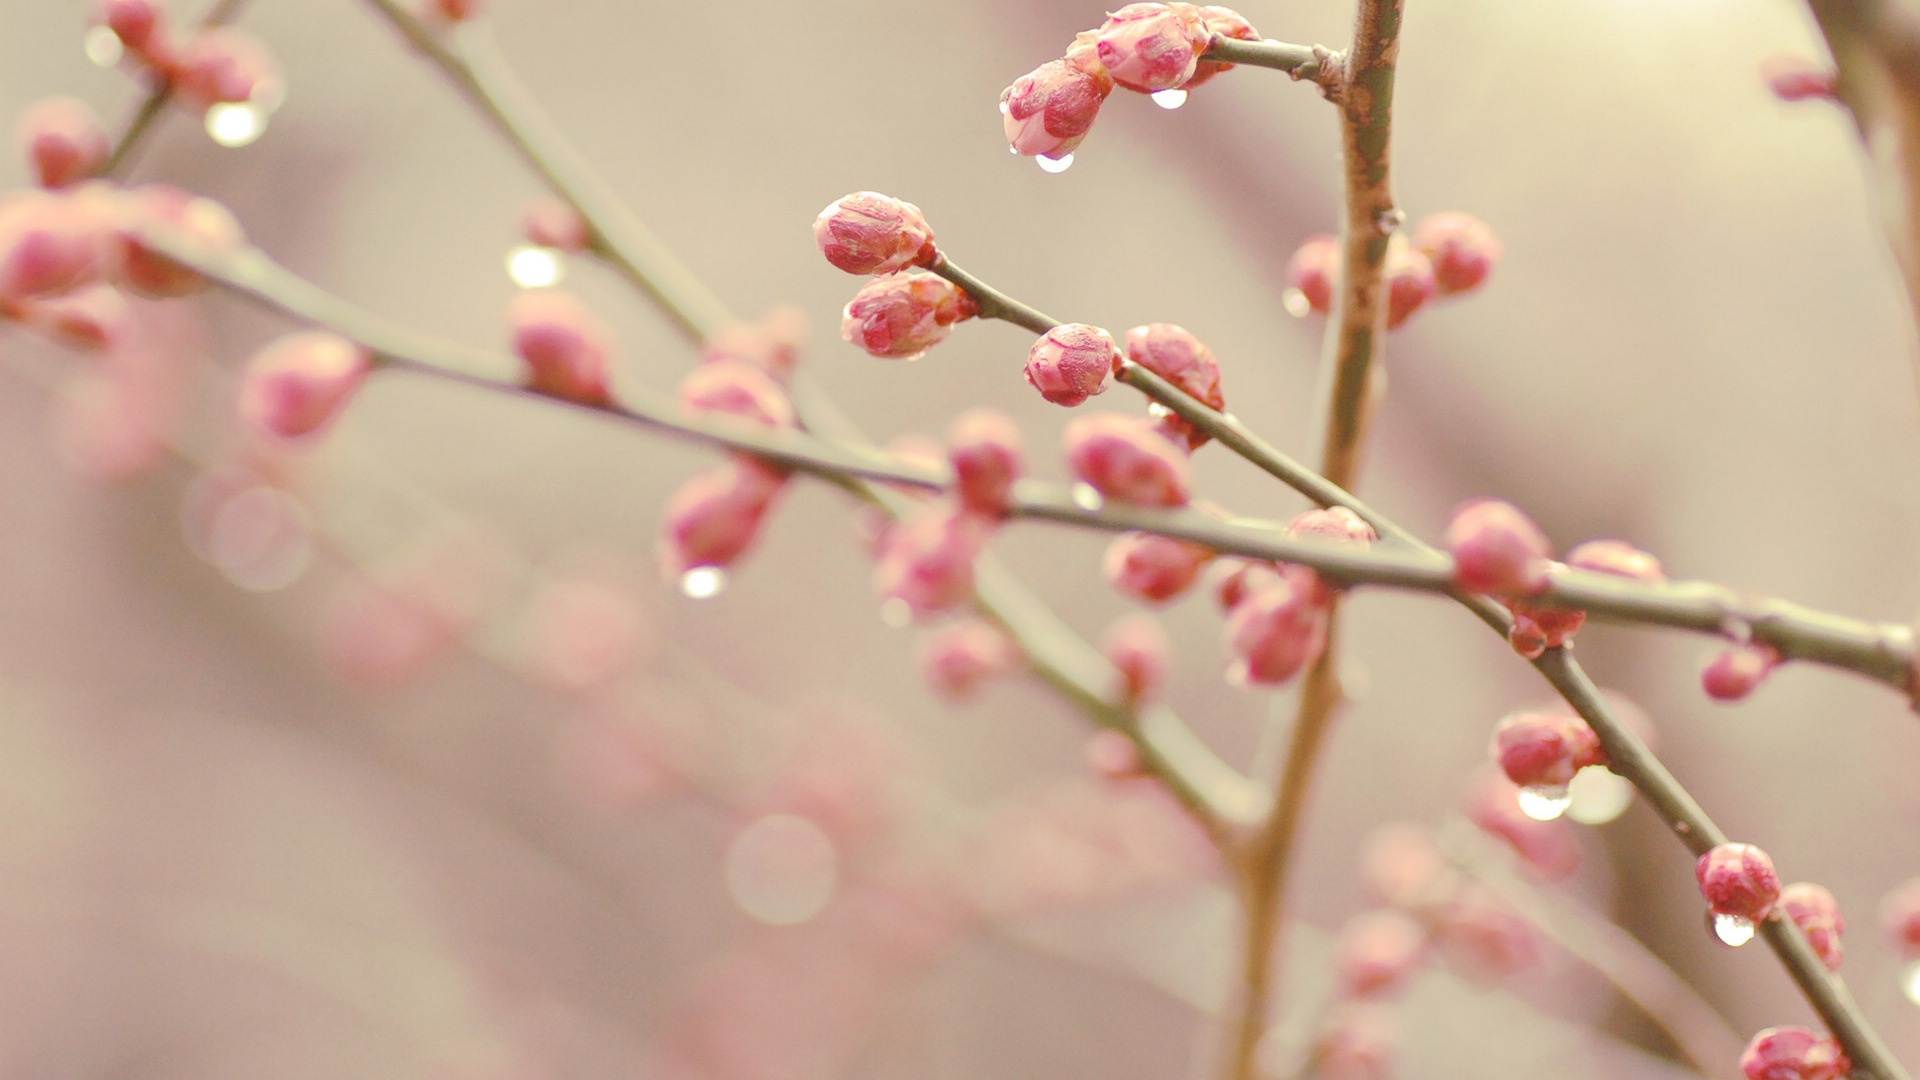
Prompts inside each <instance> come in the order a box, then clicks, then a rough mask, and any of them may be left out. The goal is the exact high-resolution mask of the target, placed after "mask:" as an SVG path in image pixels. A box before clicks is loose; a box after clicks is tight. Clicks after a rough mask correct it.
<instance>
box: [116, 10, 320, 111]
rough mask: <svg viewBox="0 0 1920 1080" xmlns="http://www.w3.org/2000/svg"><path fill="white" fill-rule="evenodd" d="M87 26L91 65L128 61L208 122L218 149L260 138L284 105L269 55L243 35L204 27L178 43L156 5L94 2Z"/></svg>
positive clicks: (281, 87)
mask: <svg viewBox="0 0 1920 1080" xmlns="http://www.w3.org/2000/svg"><path fill="white" fill-rule="evenodd" d="M91 21H92V23H93V27H94V29H93V36H92V37H90V38H89V41H88V51H89V53H90V54H91V55H92V56H93V57H94V59H95V60H97V61H99V62H101V63H103V64H112V63H114V62H116V61H118V60H119V59H120V58H122V57H126V58H128V59H130V60H131V61H132V62H133V63H134V64H136V65H137V66H139V67H141V68H144V69H146V70H147V71H148V72H150V73H151V74H152V75H153V77H154V78H155V79H157V80H158V81H159V82H160V83H161V84H163V85H165V86H167V87H169V88H170V89H172V91H173V92H174V95H175V97H176V99H177V100H179V101H181V102H182V103H184V104H186V105H188V106H190V107H191V108H193V109H195V110H196V111H198V112H199V113H200V114H201V115H202V116H203V117H205V119H206V124H207V133H208V134H209V135H211V136H212V137H213V138H214V140H215V141H217V142H219V143H221V144H222V145H226V146H241V145H244V144H246V143H249V142H252V141H253V140H254V139H256V138H258V137H259V135H260V133H261V132H262V131H263V130H264V129H265V127H266V120H267V117H269V116H271V115H272V113H273V112H274V110H276V109H278V108H279V107H280V105H281V103H282V102H283V101H284V100H285V99H286V84H285V83H284V82H283V81H282V79H281V77H280V70H279V65H278V64H277V63H276V62H275V61H274V59H273V55H272V54H271V53H270V52H268V51H267V47H266V46H265V45H264V44H262V43H261V42H260V40H259V39H258V38H256V37H254V36H253V35H251V34H249V33H247V32H246V31H244V30H239V29H236V28H234V27H230V26H203V27H200V28H198V29H196V30H194V31H192V32H191V33H189V34H187V35H185V36H178V35H176V34H175V32H174V31H173V28H172V27H171V26H170V25H169V22H168V18H167V12H166V8H165V6H164V5H163V4H162V3H161V2H160V0H98V2H97V3H95V4H94V9H93V13H92V19H91Z"/></svg>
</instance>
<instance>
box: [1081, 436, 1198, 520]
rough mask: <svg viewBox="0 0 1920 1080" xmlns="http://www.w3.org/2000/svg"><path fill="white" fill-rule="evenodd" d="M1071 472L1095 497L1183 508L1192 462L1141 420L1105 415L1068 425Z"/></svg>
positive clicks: (1139, 504) (1135, 503)
mask: <svg viewBox="0 0 1920 1080" xmlns="http://www.w3.org/2000/svg"><path fill="white" fill-rule="evenodd" d="M1064 441H1065V443H1066V451H1067V467H1068V468H1070V469H1072V470H1073V475H1074V476H1075V477H1077V478H1079V479H1080V480H1081V481H1083V482H1085V483H1086V484H1087V485H1089V486H1090V487H1092V488H1093V489H1094V490H1095V491H1098V492H1099V493H1100V494H1102V495H1104V496H1106V497H1107V498H1109V499H1113V500H1115V501H1116V502H1123V503H1132V504H1134V505H1136V506H1184V505H1186V502H1187V486H1188V468H1189V467H1188V464H1187V456H1186V455H1185V454H1183V453H1181V451H1180V448H1179V447H1177V446H1175V445H1174V444H1173V443H1171V442H1168V441H1167V438H1166V436H1164V435H1161V434H1159V433H1158V432H1156V431H1154V430H1153V428H1152V427H1151V426H1149V425H1148V424H1147V423H1146V422H1144V421H1141V420H1136V419H1133V418H1131V417H1126V416H1116V415H1114V414H1112V413H1106V414H1103V415H1099V416H1082V417H1078V418H1076V419H1075V420H1074V421H1073V422H1072V423H1070V424H1068V425H1067V430H1066V434H1065V437H1064Z"/></svg>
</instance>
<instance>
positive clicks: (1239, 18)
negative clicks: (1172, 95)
mask: <svg viewBox="0 0 1920 1080" xmlns="http://www.w3.org/2000/svg"><path fill="white" fill-rule="evenodd" d="M1200 17H1201V20H1202V21H1203V22H1205V23H1206V27H1207V37H1208V42H1207V47H1208V48H1212V47H1213V45H1214V44H1215V43H1217V42H1219V41H1221V40H1222V39H1228V38H1230V39H1232V40H1235V41H1259V40H1260V31H1258V30H1255V29H1254V28H1253V24H1252V23H1250V22H1248V21H1247V20H1246V17H1245V16H1243V15H1241V14H1240V13H1239V12H1237V11H1235V10H1233V9H1232V8H1224V7H1218V6H1215V5H1208V6H1206V7H1203V8H1201V9H1200ZM1232 70H1233V65H1232V64H1228V63H1223V62H1221V61H1219V60H1202V61H1200V63H1199V64H1198V65H1196V66H1195V67H1194V69H1193V77H1192V78H1190V79H1188V80H1187V81H1186V82H1185V83H1183V84H1182V85H1183V87H1184V88H1185V89H1188V90H1191V89H1193V88H1194V87H1196V86H1199V85H1200V84H1201V83H1204V82H1206V81H1207V80H1208V79H1211V78H1213V77H1214V76H1215V75H1219V74H1221V73H1223V72H1228V71H1232Z"/></svg>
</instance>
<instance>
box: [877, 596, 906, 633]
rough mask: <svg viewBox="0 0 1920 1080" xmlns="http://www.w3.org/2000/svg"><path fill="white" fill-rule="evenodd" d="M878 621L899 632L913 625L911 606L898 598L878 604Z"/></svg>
mask: <svg viewBox="0 0 1920 1080" xmlns="http://www.w3.org/2000/svg"><path fill="white" fill-rule="evenodd" d="M880 621H881V622H883V623H886V624H887V625H888V626H891V627H893V628H894V629H895V630H901V629H904V628H906V627H907V626H910V625H912V623H913V605H912V604H909V603H907V602H906V601H905V600H902V599H900V598H899V597H897V596H896V597H893V598H891V599H889V600H883V601H881V602H880Z"/></svg>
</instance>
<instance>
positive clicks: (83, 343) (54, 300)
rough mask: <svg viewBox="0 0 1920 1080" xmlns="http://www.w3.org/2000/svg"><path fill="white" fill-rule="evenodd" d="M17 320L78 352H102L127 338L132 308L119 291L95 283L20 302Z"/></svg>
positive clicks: (131, 318)
mask: <svg viewBox="0 0 1920 1080" xmlns="http://www.w3.org/2000/svg"><path fill="white" fill-rule="evenodd" d="M18 307H19V311H18V315H19V318H20V321H21V322H23V323H25V324H26V325H28V326H31V327H33V328H34V329H35V330H37V331H39V332H40V333H42V334H45V335H46V336H48V337H50V338H52V339H54V340H56V341H59V342H62V343H64V344H67V345H71V346H74V347H76V348H81V349H105V348H109V347H112V346H114V345H117V344H120V343H121V342H123V341H125V340H126V339H127V334H128V332H129V330H130V328H131V326H132V323H133V306H132V305H131V304H129V303H128V302H127V298H126V295H125V294H123V293H122V292H121V291H120V290H119V289H116V288H114V287H113V286H111V285H108V284H105V283H103V282H96V283H95V284H92V285H86V286H83V287H81V288H79V289H75V290H74V291H73V292H70V293H63V294H62V295H60V296H55V297H51V298H49V299H45V300H23V301H21V302H20V303H19V305H18Z"/></svg>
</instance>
